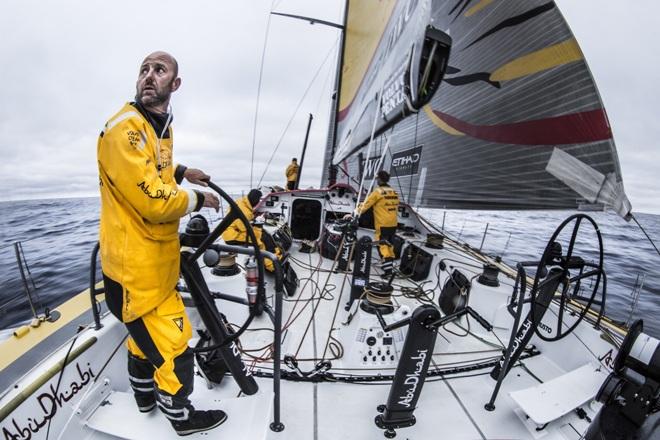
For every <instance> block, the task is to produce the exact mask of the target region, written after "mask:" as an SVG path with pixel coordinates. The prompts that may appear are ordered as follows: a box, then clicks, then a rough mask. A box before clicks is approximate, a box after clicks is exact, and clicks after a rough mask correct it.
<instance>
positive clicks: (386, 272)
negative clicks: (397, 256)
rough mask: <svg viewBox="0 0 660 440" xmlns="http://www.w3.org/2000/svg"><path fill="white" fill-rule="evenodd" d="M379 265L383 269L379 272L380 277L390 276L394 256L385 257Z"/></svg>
mask: <svg viewBox="0 0 660 440" xmlns="http://www.w3.org/2000/svg"><path fill="white" fill-rule="evenodd" d="M380 267H381V268H382V269H383V273H382V274H380V277H381V278H390V277H391V276H392V269H393V268H394V258H385V260H384V261H383V264H382V265H381V266H380Z"/></svg>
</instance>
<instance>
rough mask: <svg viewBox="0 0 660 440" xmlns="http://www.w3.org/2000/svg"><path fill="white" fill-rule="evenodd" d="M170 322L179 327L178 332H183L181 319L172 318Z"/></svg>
mask: <svg viewBox="0 0 660 440" xmlns="http://www.w3.org/2000/svg"><path fill="white" fill-rule="evenodd" d="M172 321H174V323H175V324H176V326H177V327H179V330H181V331H183V318H172Z"/></svg>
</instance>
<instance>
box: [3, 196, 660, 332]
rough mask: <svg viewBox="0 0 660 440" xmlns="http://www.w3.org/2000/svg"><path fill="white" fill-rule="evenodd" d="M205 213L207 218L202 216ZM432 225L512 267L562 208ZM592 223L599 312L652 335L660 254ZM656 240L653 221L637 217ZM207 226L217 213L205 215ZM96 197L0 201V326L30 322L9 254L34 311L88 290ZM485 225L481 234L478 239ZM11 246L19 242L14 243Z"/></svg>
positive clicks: (437, 216)
mask: <svg viewBox="0 0 660 440" xmlns="http://www.w3.org/2000/svg"><path fill="white" fill-rule="evenodd" d="M205 214H206V215H207V216H209V215H210V214H211V213H210V212H206V213H205ZM422 214H423V215H424V216H426V217H427V218H429V219H431V220H433V221H434V223H436V224H437V225H438V226H439V227H440V228H442V227H443V225H444V231H445V232H446V233H447V234H448V235H450V236H452V237H456V238H460V239H461V240H464V241H466V242H467V243H468V244H470V245H471V246H472V247H475V248H479V247H481V248H482V250H483V251H484V252H486V253H488V254H491V255H498V256H501V257H502V259H503V260H504V261H505V262H506V263H508V264H510V265H512V266H515V264H516V263H517V262H519V261H530V260H538V258H539V257H540V255H541V254H542V252H543V249H544V246H545V244H546V242H547V241H548V239H549V238H550V236H551V235H552V232H553V231H554V230H555V228H556V227H557V226H558V225H559V224H560V223H561V222H562V221H563V220H564V219H565V218H566V217H567V216H569V215H570V214H571V213H570V212H565V211H533V212H518V211H454V210H440V209H434V210H422ZM589 215H590V216H591V217H592V218H593V219H594V220H595V221H596V222H597V223H598V225H599V227H600V231H601V233H602V236H603V242H604V248H605V270H606V273H607V307H606V314H607V315H608V316H610V317H611V318H613V319H615V320H617V321H622V322H631V320H633V319H637V318H642V319H644V328H645V330H646V332H647V333H649V334H651V335H654V336H655V337H660V319H659V317H660V256H658V255H657V254H656V253H655V251H654V250H653V248H652V246H651V244H650V243H649V242H648V241H647V240H646V238H645V237H644V235H643V233H642V231H641V230H640V229H639V228H638V227H637V226H636V225H635V224H634V223H627V222H625V221H624V220H622V219H621V218H619V217H617V216H616V215H614V214H610V213H602V212H595V213H590V214H589ZM636 216H637V219H638V221H639V222H640V223H641V224H642V225H643V227H644V228H645V229H646V231H647V233H648V234H649V235H650V236H651V238H652V239H653V240H654V241H655V242H656V243H658V242H660V216H658V215H651V214H637V215H636ZM212 217H213V218H211V221H212V223H213V222H217V220H218V216H217V215H216V214H215V213H213V215H212ZM98 218H99V199H98V198H75V199H49V200H31V201H15V202H0V329H8V328H12V327H15V326H17V325H19V324H21V323H23V322H25V321H26V320H28V319H29V318H30V317H31V309H30V306H29V304H28V302H27V301H26V299H25V293H24V292H25V290H24V284H23V281H22V277H21V273H20V271H19V269H18V265H17V263H16V249H17V247H18V248H19V250H22V255H23V256H24V258H25V261H26V262H27V267H28V268H29V274H27V273H26V275H29V278H30V279H31V280H32V281H33V283H32V282H30V284H29V287H30V288H31V290H33V291H35V292H36V295H35V301H34V303H35V307H36V309H37V311H38V312H42V311H43V310H44V308H45V307H50V308H52V307H55V306H57V305H58V304H60V303H62V302H64V301H65V300H66V299H68V298H70V297H72V296H73V295H75V294H76V293H78V292H80V291H82V290H83V289H85V288H86V287H87V286H88V285H89V267H90V255H91V251H92V249H93V247H94V244H95V242H96V240H97V237H98ZM486 226H487V227H488V231H487V233H486V234H484V232H485V230H486ZM15 243H20V245H19V246H17V245H15Z"/></svg>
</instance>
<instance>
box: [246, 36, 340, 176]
mask: <svg viewBox="0 0 660 440" xmlns="http://www.w3.org/2000/svg"><path fill="white" fill-rule="evenodd" d="M338 41H339V40H337V41H335V43H334V44H333V45H332V47H330V50H329V51H328V53H327V54H326V56H325V58H324V59H323V62H322V63H321V65H320V66H319V68H318V69H317V70H316V73H314V77H313V78H312V80H311V81H310V83H309V85H308V86H307V88H306V89H305V93H303V96H302V98H300V101H298V105H296V109H295V110H294V111H293V114H292V115H291V118H289V122H287V124H286V127H284V131H283V132H282V135H281V136H280V139H279V140H278V141H277V144H276V145H275V148H274V149H273V152H272V153H271V155H270V158H269V159H268V162H267V163H266V167H265V168H264V172H263V173H262V174H261V177H260V178H259V183H257V186H260V185H261V182H262V181H263V179H264V176H265V175H266V172H267V171H268V168H269V167H270V164H271V162H272V161H273V158H274V157H275V153H277V150H278V149H279V148H280V145H281V144H282V141H283V140H284V136H286V133H287V132H288V131H289V127H290V126H291V123H292V122H293V119H294V118H295V117H296V114H297V113H298V110H300V107H301V106H302V103H303V101H304V100H305V98H306V97H307V93H309V91H310V89H311V88H312V85H314V82H315V81H316V78H317V77H318V76H319V73H321V69H323V66H325V63H326V62H327V61H328V59H330V55H331V54H332V52H333V51H334V49H335V46H336V45H337V43H338ZM252 151H253V156H254V146H253V148H252ZM250 177H251V176H250ZM250 187H252V178H250Z"/></svg>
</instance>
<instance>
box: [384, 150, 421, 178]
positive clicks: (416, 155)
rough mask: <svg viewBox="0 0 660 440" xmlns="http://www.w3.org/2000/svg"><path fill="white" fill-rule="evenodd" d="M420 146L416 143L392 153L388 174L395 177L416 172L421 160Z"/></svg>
mask: <svg viewBox="0 0 660 440" xmlns="http://www.w3.org/2000/svg"><path fill="white" fill-rule="evenodd" d="M422 147H423V145H418V146H416V147H414V148H410V149H408V150H403V151H399V152H398V153H394V154H393V155H392V166H391V168H390V175H391V176H392V177H393V178H395V177H403V176H412V175H415V174H417V172H418V170H419V164H420V162H421V161H422Z"/></svg>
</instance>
